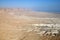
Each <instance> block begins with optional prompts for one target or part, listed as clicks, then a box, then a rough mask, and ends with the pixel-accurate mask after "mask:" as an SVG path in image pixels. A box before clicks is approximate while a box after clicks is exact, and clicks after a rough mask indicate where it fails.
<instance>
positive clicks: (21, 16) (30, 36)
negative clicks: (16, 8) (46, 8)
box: [0, 10, 60, 40]
mask: <svg viewBox="0 0 60 40" xmlns="http://www.w3.org/2000/svg"><path fill="white" fill-rule="evenodd" d="M34 13H35V14H34ZM43 14H44V15H43ZM55 16H56V17H55ZM46 17H47V18H46ZM59 17H60V16H59V14H48V13H44V12H40V14H39V15H38V14H36V12H33V13H32V12H31V13H30V12H26V13H25V12H24V13H22V12H18V13H14V12H3V11H1V10H0V40H60V36H49V35H48V36H40V35H39V34H37V33H36V32H35V31H30V32H27V31H26V30H25V28H26V27H27V28H28V29H29V28H33V27H31V25H28V24H35V23H38V24H39V23H40V24H41V23H47V24H48V23H52V24H53V23H58V24H60V18H59ZM48 18H53V19H48ZM22 29H23V30H22Z"/></svg>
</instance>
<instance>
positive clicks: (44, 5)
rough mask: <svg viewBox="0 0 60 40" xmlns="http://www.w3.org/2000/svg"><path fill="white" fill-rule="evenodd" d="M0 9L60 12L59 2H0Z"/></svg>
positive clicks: (59, 0) (4, 0) (29, 0)
mask: <svg viewBox="0 0 60 40" xmlns="http://www.w3.org/2000/svg"><path fill="white" fill-rule="evenodd" d="M0 8H30V9H32V10H33V11H43V12H60V0H0Z"/></svg>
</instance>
